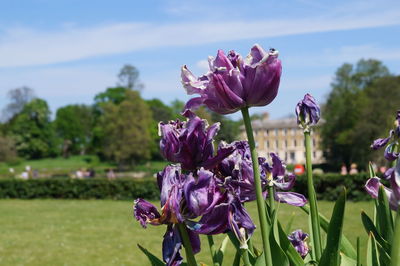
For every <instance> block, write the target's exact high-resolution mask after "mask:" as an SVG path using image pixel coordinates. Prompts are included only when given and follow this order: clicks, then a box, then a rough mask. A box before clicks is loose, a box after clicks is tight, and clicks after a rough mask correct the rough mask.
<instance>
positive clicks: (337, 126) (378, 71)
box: [321, 59, 390, 167]
mask: <svg viewBox="0 0 400 266" xmlns="http://www.w3.org/2000/svg"><path fill="white" fill-rule="evenodd" d="M389 75H390V73H389V71H388V69H387V68H386V67H385V66H384V65H383V64H382V63H381V62H380V61H377V60H373V59H370V60H360V61H358V62H357V64H356V65H355V66H353V65H351V64H344V65H342V66H341V67H340V68H339V69H338V70H337V71H336V75H335V78H334V81H333V82H332V84H331V86H332V91H331V93H330V94H329V96H328V99H327V102H326V104H325V105H324V106H323V110H322V115H323V118H324V119H325V123H324V124H323V126H322V130H321V134H322V140H323V142H322V144H323V147H324V152H325V157H326V159H327V161H328V163H330V164H332V165H334V166H336V167H339V166H340V165H341V164H343V163H345V164H346V165H349V164H351V163H358V164H359V165H361V166H365V164H366V162H367V161H366V158H367V156H366V155H365V154H363V152H362V151H363V149H362V148H360V147H359V146H360V145H361V141H360V139H358V137H359V134H357V133H356V132H355V129H356V125H357V123H359V122H360V121H364V119H365V118H363V117H362V116H361V112H360V111H361V110H362V109H363V107H365V106H366V103H367V97H366V95H365V93H364V90H365V89H366V88H367V87H369V86H371V85H372V84H373V82H374V81H375V80H377V79H378V78H381V77H385V76H389Z"/></svg>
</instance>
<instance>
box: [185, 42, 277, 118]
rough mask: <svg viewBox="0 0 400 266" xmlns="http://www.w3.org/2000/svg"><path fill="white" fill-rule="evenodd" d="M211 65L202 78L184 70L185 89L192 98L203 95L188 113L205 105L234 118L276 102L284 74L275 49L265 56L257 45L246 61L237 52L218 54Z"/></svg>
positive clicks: (196, 99)
mask: <svg viewBox="0 0 400 266" xmlns="http://www.w3.org/2000/svg"><path fill="white" fill-rule="evenodd" d="M208 61H209V68H210V70H209V72H207V73H206V74H205V75H203V76H201V77H199V78H198V77H196V76H194V75H193V74H192V72H190V70H189V69H188V68H187V67H186V66H183V67H182V72H181V77H182V84H183V87H184V88H185V89H186V91H187V93H188V94H189V95H191V94H199V95H200V97H196V98H192V99H191V100H189V101H188V102H187V104H186V108H187V109H195V108H197V107H199V106H200V105H206V106H207V107H208V108H209V109H210V110H212V111H214V112H216V113H220V114H231V113H234V112H236V111H238V110H240V109H241V108H243V107H250V106H265V105H268V104H269V103H271V102H272V101H273V100H274V99H275V97H276V95H277V93H278V88H279V82H280V77H281V73H282V66H281V61H280V60H279V59H278V51H276V50H275V49H270V50H269V51H268V52H266V51H265V50H264V49H263V48H262V47H261V46H259V45H257V44H256V45H254V46H253V47H252V48H251V51H250V54H249V55H248V56H247V58H246V59H244V60H243V58H242V57H241V56H240V55H239V54H237V53H236V52H234V51H230V52H229V54H228V56H226V55H225V53H224V52H223V51H222V50H218V53H217V56H216V57H215V58H214V57H209V60H208Z"/></svg>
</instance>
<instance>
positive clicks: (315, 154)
mask: <svg viewBox="0 0 400 266" xmlns="http://www.w3.org/2000/svg"><path fill="white" fill-rule="evenodd" d="M312 156H313V158H314V159H316V158H317V153H316V152H315V151H313V153H312Z"/></svg>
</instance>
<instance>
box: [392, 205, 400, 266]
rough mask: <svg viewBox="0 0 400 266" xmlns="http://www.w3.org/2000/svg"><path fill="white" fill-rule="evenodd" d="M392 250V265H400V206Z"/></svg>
mask: <svg viewBox="0 0 400 266" xmlns="http://www.w3.org/2000/svg"><path fill="white" fill-rule="evenodd" d="M392 241H393V242H392V251H391V252H390V253H391V254H390V258H391V262H390V266H400V252H399V251H400V208H398V209H397V214H396V222H395V224H394V237H393V240H392Z"/></svg>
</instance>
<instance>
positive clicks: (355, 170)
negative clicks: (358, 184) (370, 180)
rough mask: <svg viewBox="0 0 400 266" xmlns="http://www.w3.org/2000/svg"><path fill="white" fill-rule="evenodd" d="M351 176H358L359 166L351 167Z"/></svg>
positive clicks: (352, 165) (353, 164)
mask: <svg viewBox="0 0 400 266" xmlns="http://www.w3.org/2000/svg"><path fill="white" fill-rule="evenodd" d="M350 174H351V175H356V174H358V170H357V164H355V163H352V164H351V166H350Z"/></svg>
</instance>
